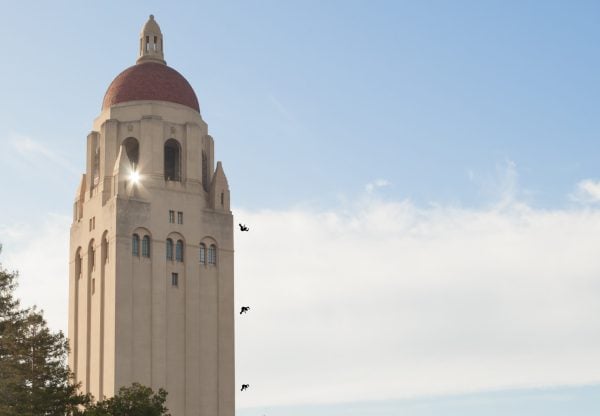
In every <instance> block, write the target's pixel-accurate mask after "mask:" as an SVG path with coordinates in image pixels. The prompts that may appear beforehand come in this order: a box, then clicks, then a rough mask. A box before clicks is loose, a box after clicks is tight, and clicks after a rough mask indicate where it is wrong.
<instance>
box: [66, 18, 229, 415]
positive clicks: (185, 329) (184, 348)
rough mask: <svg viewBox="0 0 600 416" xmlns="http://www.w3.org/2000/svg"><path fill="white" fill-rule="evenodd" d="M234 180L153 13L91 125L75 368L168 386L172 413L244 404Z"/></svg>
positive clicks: (76, 242) (109, 384) (79, 228)
mask: <svg viewBox="0 0 600 416" xmlns="http://www.w3.org/2000/svg"><path fill="white" fill-rule="evenodd" d="M229 201H230V200H229V186H228V184H227V178H226V177H225V173H224V171H223V168H222V165H221V163H220V162H217V163H216V167H215V164H214V142H213V138H212V137H211V136H210V135H208V126H207V124H206V123H205V122H204V120H203V119H202V117H201V115H200V107H199V104H198V100H197V98H196V94H195V92H194V90H193V89H192V87H191V86H190V84H189V83H188V82H187V80H186V79H185V78H184V77H183V76H182V75H181V74H179V73H178V72H177V71H175V70H174V69H172V68H170V67H169V66H167V65H166V62H165V60H164V43H163V35H162V32H161V30H160V27H159V26H158V24H157V22H156V21H155V20H154V17H153V16H150V18H149V20H148V21H147V22H146V23H145V25H144V26H143V28H142V31H141V34H140V39H139V54H138V58H137V62H136V64H135V65H133V66H131V67H129V68H127V69H125V70H124V71H123V72H121V73H120V74H119V75H118V76H117V77H116V78H115V79H114V80H113V82H112V83H111V84H110V86H109V87H108V90H107V91H106V95H105V96H104V101H103V103H102V110H101V113H100V115H99V116H98V117H97V118H96V119H95V120H94V123H93V128H92V131H91V133H90V134H89V135H88V137H87V153H86V172H85V173H84V174H83V175H82V177H81V182H80V185H79V187H78V189H77V193H76V197H75V203H74V207H73V224H72V226H71V242H70V272H69V342H70V349H71V351H70V354H69V366H70V367H71V370H72V371H73V372H74V373H75V377H76V381H78V382H80V383H81V386H82V387H81V389H82V390H83V391H84V392H89V393H92V394H93V395H94V397H96V398H102V397H104V396H106V397H110V396H112V395H114V393H116V392H117V391H118V389H119V387H121V386H127V385H130V384H131V383H132V382H139V383H141V384H144V385H146V386H150V387H152V388H154V389H158V388H159V387H163V388H165V389H166V390H167V391H168V393H169V395H168V399H167V406H168V407H169V410H170V412H171V413H172V414H173V416H188V415H195V416H196V415H207V416H208V415H211V416H212V415H218V416H232V415H233V414H234V408H235V403H234V396H235V393H234V388H235V387H234V383H235V381H234V377H235V369H234V315H233V307H234V305H233V284H234V279H233V217H232V214H231V211H230V202H229Z"/></svg>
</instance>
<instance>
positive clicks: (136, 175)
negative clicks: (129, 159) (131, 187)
mask: <svg viewBox="0 0 600 416" xmlns="http://www.w3.org/2000/svg"><path fill="white" fill-rule="evenodd" d="M129 180H130V181H131V182H133V183H138V182H139V181H140V174H139V173H138V172H137V171H135V170H134V171H133V172H131V175H129Z"/></svg>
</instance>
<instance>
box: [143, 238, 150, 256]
mask: <svg viewBox="0 0 600 416" xmlns="http://www.w3.org/2000/svg"><path fill="white" fill-rule="evenodd" d="M142 256H143V257H150V236H148V235H145V236H144V238H142Z"/></svg>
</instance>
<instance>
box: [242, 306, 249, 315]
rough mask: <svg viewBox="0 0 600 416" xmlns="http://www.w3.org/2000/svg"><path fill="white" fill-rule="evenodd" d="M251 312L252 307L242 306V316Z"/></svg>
mask: <svg viewBox="0 0 600 416" xmlns="http://www.w3.org/2000/svg"><path fill="white" fill-rule="evenodd" d="M249 310H250V306H242V310H241V311H240V315H241V314H243V313H246V312H248V311H249Z"/></svg>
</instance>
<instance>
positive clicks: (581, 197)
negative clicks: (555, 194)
mask: <svg viewBox="0 0 600 416" xmlns="http://www.w3.org/2000/svg"><path fill="white" fill-rule="evenodd" d="M571 199H573V200H574V201H577V202H583V203H589V202H600V181H593V180H591V179H586V180H583V181H581V182H579V183H578V184H577V189H576V190H575V193H574V194H573V195H571Z"/></svg>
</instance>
